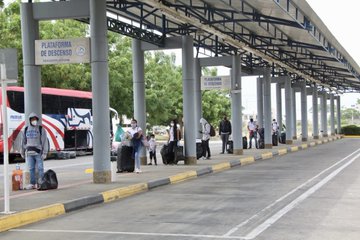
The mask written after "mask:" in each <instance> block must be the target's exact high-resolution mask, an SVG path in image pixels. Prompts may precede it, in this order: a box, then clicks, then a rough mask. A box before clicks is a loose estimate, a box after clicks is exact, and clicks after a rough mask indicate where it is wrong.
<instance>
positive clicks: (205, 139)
mask: <svg viewBox="0 0 360 240" xmlns="http://www.w3.org/2000/svg"><path fill="white" fill-rule="evenodd" d="M200 124H201V129H202V130H200V131H199V132H200V133H202V138H201V147H202V159H203V160H205V159H210V157H211V153H210V147H209V140H210V129H211V126H210V123H208V122H207V121H206V120H205V119H204V118H201V119H200ZM206 153H207V157H206Z"/></svg>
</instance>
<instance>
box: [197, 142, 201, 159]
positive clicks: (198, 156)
mask: <svg viewBox="0 0 360 240" xmlns="http://www.w3.org/2000/svg"><path fill="white" fill-rule="evenodd" d="M201 157H202V146H201V142H197V143H196V158H197V159H199V158H201Z"/></svg>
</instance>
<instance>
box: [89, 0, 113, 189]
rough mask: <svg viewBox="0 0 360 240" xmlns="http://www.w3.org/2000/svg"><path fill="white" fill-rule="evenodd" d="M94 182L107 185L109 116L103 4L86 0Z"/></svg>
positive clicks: (93, 0)
mask: <svg viewBox="0 0 360 240" xmlns="http://www.w3.org/2000/svg"><path fill="white" fill-rule="evenodd" d="M90 37H91V78H92V93H93V101H92V106H93V134H94V136H95V137H94V144H93V146H94V147H93V148H94V155H93V159H94V173H93V181H94V183H109V182H110V181H111V170H110V151H109V147H110V137H109V136H110V115H109V105H110V104H109V72H108V43H107V23H106V2H105V1H97V0H90Z"/></svg>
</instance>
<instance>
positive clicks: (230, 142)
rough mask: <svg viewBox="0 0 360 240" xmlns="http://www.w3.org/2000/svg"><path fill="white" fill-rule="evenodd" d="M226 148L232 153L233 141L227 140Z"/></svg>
mask: <svg viewBox="0 0 360 240" xmlns="http://www.w3.org/2000/svg"><path fill="white" fill-rule="evenodd" d="M226 148H227V152H228V153H233V152H234V142H233V141H232V140H229V141H228V142H227V146H226Z"/></svg>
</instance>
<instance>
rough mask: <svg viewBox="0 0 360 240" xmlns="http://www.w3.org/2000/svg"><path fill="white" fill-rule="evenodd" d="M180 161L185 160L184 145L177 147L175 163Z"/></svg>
mask: <svg viewBox="0 0 360 240" xmlns="http://www.w3.org/2000/svg"><path fill="white" fill-rule="evenodd" d="M179 161H185V156H184V147H183V146H177V147H175V159H174V164H177V163H178V162H179Z"/></svg>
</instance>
